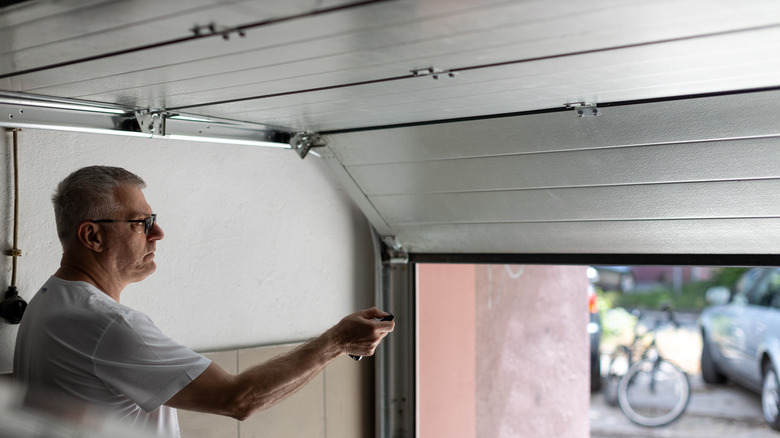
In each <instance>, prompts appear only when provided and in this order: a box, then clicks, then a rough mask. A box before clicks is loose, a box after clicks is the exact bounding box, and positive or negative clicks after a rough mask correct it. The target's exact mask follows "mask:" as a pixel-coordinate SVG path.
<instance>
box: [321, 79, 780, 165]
mask: <svg viewBox="0 0 780 438" xmlns="http://www.w3.org/2000/svg"><path fill="white" fill-rule="evenodd" d="M779 99H780V92H778V91H772V92H764V93H748V94H743V95H730V96H719V97H712V98H708V99H694V100H681V101H672V102H659V103H646V104H642V105H630V106H613V107H607V108H604V109H602V115H600V116H598V117H584V118H578V117H577V116H576V115H575V114H574V112H573V111H566V112H559V113H545V114H531V115H519V116H514V117H505V118H495V119H480V120H472V121H463V122H459V123H442V124H436V125H423V126H408V127H401V128H394V129H384V130H381V131H376V130H370V131H359V132H350V133H344V134H338V135H333V136H330V138H329V139H328V143H329V144H330V145H331V147H332V148H333V150H334V152H335V153H336V154H337V156H338V157H339V159H340V160H341V161H342V163H344V165H346V166H353V165H362V164H377V163H405V162H415V161H426V160H443V159H450V158H464V157H483V156H495V155H508V154H520V153H529V152H552V151H565V150H577V149H590V148H601V147H613V146H633V145H647V144H663V143H685V142H700V141H702V140H708V139H710V140H718V139H729V138H745V137H751V138H754V137H761V136H773V135H774V136H776V135H778V134H780V124H778V123H777V119H776V118H775V117H774V113H775V107H776V102H777V101H778V100H779Z"/></svg>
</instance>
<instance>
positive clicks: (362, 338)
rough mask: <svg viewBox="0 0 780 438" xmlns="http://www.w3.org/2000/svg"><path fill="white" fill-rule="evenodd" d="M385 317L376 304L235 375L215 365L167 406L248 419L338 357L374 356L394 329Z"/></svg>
mask: <svg viewBox="0 0 780 438" xmlns="http://www.w3.org/2000/svg"><path fill="white" fill-rule="evenodd" d="M386 315H387V314H386V313H385V312H382V311H381V310H379V309H376V308H372V309H367V310H362V311H360V312H356V313H353V314H351V315H349V316H346V317H345V318H344V319H342V320H341V321H340V322H339V323H338V324H336V325H335V326H333V327H332V328H331V329H329V330H328V331H326V332H325V333H323V334H322V335H320V336H319V337H317V338H314V339H312V340H310V341H309V342H306V343H304V344H303V345H300V346H299V347H297V348H296V349H294V350H292V351H290V352H289V353H287V354H284V355H281V356H278V357H276V358H274V359H271V360H269V361H267V362H264V363H262V364H259V365H256V366H254V367H252V368H250V369H248V370H246V371H244V372H242V373H241V374H238V375H235V376H234V375H231V374H230V373H228V372H226V371H225V370H224V369H222V368H221V367H220V366H219V365H216V364H214V363H212V364H211V365H210V366H209V367H208V368H207V369H206V370H205V371H204V372H203V373H202V374H201V375H200V376H198V377H197V378H196V379H195V380H193V381H192V382H191V383H190V384H189V385H187V386H185V387H184V388H182V389H181V390H180V391H179V392H178V393H176V395H174V396H173V397H171V399H170V400H168V402H167V403H165V404H166V405H168V406H171V407H174V408H178V409H186V410H191V411H198V412H208V413H212V414H220V415H226V416H229V417H233V418H236V419H238V420H245V419H246V418H248V417H249V416H251V415H252V414H253V413H255V412H257V411H259V410H262V409H266V408H269V407H271V406H273V405H275V404H276V403H279V402H280V401H282V400H284V399H285V398H287V397H288V396H290V395H292V394H293V393H294V392H295V391H297V390H298V389H300V388H301V387H302V386H304V385H305V384H307V383H309V382H310V381H311V380H312V379H313V378H314V377H315V376H316V375H317V374H318V373H319V372H320V371H322V369H323V368H325V366H326V365H327V364H329V363H330V362H331V361H332V360H334V359H336V358H337V357H339V356H341V355H343V354H353V355H356V356H370V355H372V354H374V351H375V350H376V348H377V346H379V343H380V342H381V341H382V339H383V338H384V337H385V336H387V334H388V333H390V332H391V331H393V328H394V327H395V323H394V322H392V321H378V320H377V319H379V318H382V317H384V316H386Z"/></svg>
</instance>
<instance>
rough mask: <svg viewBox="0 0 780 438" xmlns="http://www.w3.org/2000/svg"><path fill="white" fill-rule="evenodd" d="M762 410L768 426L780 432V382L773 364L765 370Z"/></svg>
mask: <svg viewBox="0 0 780 438" xmlns="http://www.w3.org/2000/svg"><path fill="white" fill-rule="evenodd" d="M761 408H762V410H763V412H764V421H766V424H768V425H769V427H771V428H772V429H774V430H780V382H778V381H777V372H776V371H775V367H774V365H772V364H771V363H769V364H767V365H766V366H765V369H764V385H763V387H762V389H761Z"/></svg>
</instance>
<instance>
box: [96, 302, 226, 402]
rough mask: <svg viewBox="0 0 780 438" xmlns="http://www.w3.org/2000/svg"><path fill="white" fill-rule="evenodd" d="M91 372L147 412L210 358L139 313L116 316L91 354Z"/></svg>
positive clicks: (205, 366) (203, 368) (169, 396)
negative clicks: (166, 333)
mask: <svg viewBox="0 0 780 438" xmlns="http://www.w3.org/2000/svg"><path fill="white" fill-rule="evenodd" d="M93 364H94V367H95V375H96V376H98V377H99V378H100V379H101V380H102V381H103V382H104V383H105V384H106V385H107V386H109V387H110V388H112V389H113V390H115V391H117V392H119V393H122V394H124V395H125V396H127V397H128V398H130V399H131V400H133V401H134V402H135V403H137V404H138V405H139V406H140V407H141V409H143V410H144V411H146V412H151V411H153V410H155V409H157V408H158V407H160V406H161V405H163V404H164V403H165V402H166V401H168V400H169V399H170V398H171V397H173V396H174V395H175V394H176V393H177V392H179V390H181V389H182V388H184V387H185V386H187V385H188V384H189V383H190V382H192V381H193V380H195V378H196V377H198V376H199V375H200V374H201V373H202V372H203V371H204V370H205V369H206V368H208V366H209V365H210V364H211V361H210V360H209V359H208V358H206V357H204V356H202V355H200V354H198V353H195V352H194V351H192V350H190V349H189V348H187V347H184V346H182V345H180V344H178V343H176V342H174V341H173V340H172V339H170V338H169V337H167V336H166V335H164V334H163V333H162V332H161V331H160V329H159V328H157V326H155V325H154V323H152V321H151V319H149V317H148V316H146V315H144V314H143V313H140V312H138V313H132V314H129V315H125V316H124V317H119V318H117V319H116V320H115V321H114V322H113V323H112V324H111V326H110V327H109V328H108V329H107V330H106V332H105V333H104V334H103V336H102V338H101V339H100V342H99V343H98V346H97V348H96V350H95V354H94V355H93Z"/></svg>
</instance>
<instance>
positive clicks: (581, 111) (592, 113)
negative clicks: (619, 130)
mask: <svg viewBox="0 0 780 438" xmlns="http://www.w3.org/2000/svg"><path fill="white" fill-rule="evenodd" d="M563 106H565V107H566V109H574V110H575V111H576V112H577V116H578V117H596V116H600V115H601V111H600V110H599V108H598V107H597V106H596V104H595V103H586V102H572V103H564V104H563Z"/></svg>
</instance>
